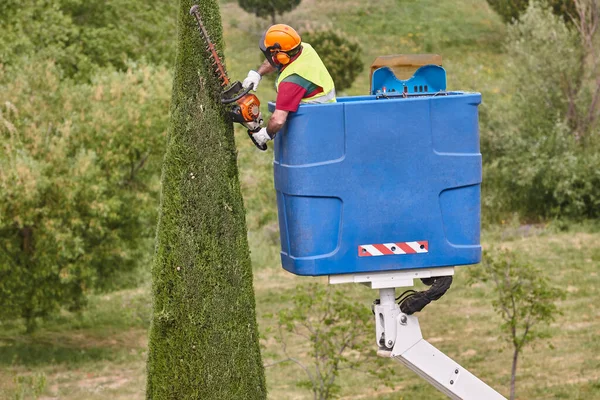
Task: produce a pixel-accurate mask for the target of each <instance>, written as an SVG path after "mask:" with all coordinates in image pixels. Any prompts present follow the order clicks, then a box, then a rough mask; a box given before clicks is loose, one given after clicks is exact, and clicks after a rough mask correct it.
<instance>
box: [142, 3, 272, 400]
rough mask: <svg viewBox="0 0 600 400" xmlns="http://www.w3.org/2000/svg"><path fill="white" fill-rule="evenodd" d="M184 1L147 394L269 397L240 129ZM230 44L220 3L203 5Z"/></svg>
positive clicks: (213, 30)
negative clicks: (242, 175) (239, 146)
mask: <svg viewBox="0 0 600 400" xmlns="http://www.w3.org/2000/svg"><path fill="white" fill-rule="evenodd" d="M193 4H194V3H193V1H192V0H181V2H180V6H179V16H178V21H179V28H178V45H177V60H176V64H175V78H174V82H173V93H172V103H171V120H170V127H169V139H168V143H167V148H166V154H165V158H164V163H163V174H162V196H161V205H160V215H159V223H158V228H157V233H156V254H155V260H154V265H153V268H152V292H153V315H152V324H151V327H150V342H149V353H148V368H147V370H148V378H147V390H146V396H147V398H148V399H154V400H161V399H200V398H206V399H265V398H266V384H265V378H264V370H263V366H262V361H261V355H260V349H259V344H258V329H257V325H256V314H255V300H254V290H253V286H252V267H251V264H250V254H249V249H248V242H247V230H246V223H245V210H244V205H243V201H242V194H241V190H240V182H239V178H238V169H237V163H236V161H237V159H236V149H235V142H234V136H233V127H232V123H231V120H230V119H229V116H228V115H227V114H226V112H225V110H224V108H223V107H222V105H221V103H220V101H219V94H220V92H221V87H220V85H219V82H218V80H217V78H216V77H215V75H214V72H213V68H212V66H211V62H210V60H209V58H208V54H207V52H206V51H205V45H204V43H202V40H201V39H200V36H199V34H198V30H197V27H196V21H195V19H194V18H193V17H192V16H190V15H189V10H190V7H191V6H192V5H193ZM199 6H200V10H199V11H200V13H201V15H202V17H203V21H204V23H205V26H206V29H207V31H208V33H209V35H210V37H211V39H212V40H213V42H214V44H215V46H216V48H217V49H218V50H219V51H222V49H223V38H222V34H223V33H222V26H221V16H220V13H219V6H218V3H217V2H216V1H208V0H207V1H202V2H200V3H199Z"/></svg>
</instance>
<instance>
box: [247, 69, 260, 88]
mask: <svg viewBox="0 0 600 400" xmlns="http://www.w3.org/2000/svg"><path fill="white" fill-rule="evenodd" d="M261 78H262V76H260V74H259V73H258V72H256V71H252V70H250V71H248V76H247V77H246V79H244V82H242V86H243V88H244V89H247V88H249V87H250V86H252V90H254V91H256V89H257V88H258V83H259V82H260V80H261Z"/></svg>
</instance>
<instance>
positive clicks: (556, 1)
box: [487, 0, 576, 22]
mask: <svg viewBox="0 0 600 400" xmlns="http://www.w3.org/2000/svg"><path fill="white" fill-rule="evenodd" d="M535 1H538V0H535ZM487 2H488V4H489V5H490V7H491V8H492V9H493V10H494V11H496V12H497V13H498V15H500V17H502V19H503V20H504V22H513V21H515V20H517V19H519V17H520V16H521V14H523V12H525V10H526V9H527V6H528V5H529V3H530V0H487ZM541 3H542V4H544V5H546V6H548V7H550V8H552V11H553V12H554V14H556V15H558V16H561V17H562V18H563V19H564V21H565V22H569V21H570V19H571V17H572V16H574V15H575V14H576V12H575V2H574V1H573V0H541Z"/></svg>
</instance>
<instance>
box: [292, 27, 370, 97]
mask: <svg viewBox="0 0 600 400" xmlns="http://www.w3.org/2000/svg"><path fill="white" fill-rule="evenodd" d="M302 41H303V42H306V43H310V44H311V45H312V46H313V47H314V48H315V50H316V51H317V53H319V56H320V57H321V60H323V63H324V64H325V66H326V67H327V69H328V70H329V73H330V74H331V77H332V78H333V81H334V83H335V89H336V90H337V91H339V92H341V91H343V90H346V89H348V88H350V86H352V83H353V82H354V80H355V79H356V77H357V76H358V74H359V73H360V72H361V71H362V70H363V68H364V64H363V61H362V58H361V48H360V46H359V44H358V43H357V42H355V41H353V40H350V39H348V38H347V35H345V34H343V33H341V32H335V31H331V30H326V31H309V32H305V33H303V34H302Z"/></svg>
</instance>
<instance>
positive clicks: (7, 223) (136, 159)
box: [0, 60, 171, 331]
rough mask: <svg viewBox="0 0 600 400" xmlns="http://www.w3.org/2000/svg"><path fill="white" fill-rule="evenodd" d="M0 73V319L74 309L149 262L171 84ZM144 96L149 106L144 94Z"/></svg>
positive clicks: (32, 318)
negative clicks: (91, 292)
mask: <svg viewBox="0 0 600 400" xmlns="http://www.w3.org/2000/svg"><path fill="white" fill-rule="evenodd" d="M60 77H61V73H60V69H59V68H58V67H56V65H54V64H53V63H50V62H40V61H39V60H32V62H30V63H28V65H24V66H19V67H15V68H11V69H10V70H8V71H7V70H2V69H0V93H2V95H1V97H0V104H2V107H3V108H2V109H1V112H0V138H1V143H2V144H1V145H0V319H2V320H5V319H12V318H18V317H23V318H25V320H26V323H27V329H28V330H29V331H31V330H33V328H34V327H35V322H36V318H38V317H44V316H47V315H49V314H51V313H53V312H55V311H57V310H58V309H59V308H60V307H63V306H64V307H68V308H70V309H72V310H77V309H79V308H81V306H82V305H83V304H84V303H85V298H86V294H87V293H88V292H89V290H90V289H92V288H98V287H106V286H109V285H112V279H113V278H114V277H115V274H117V273H120V272H123V271H128V270H132V269H133V268H135V267H136V266H137V265H138V263H139V261H138V260H140V259H144V257H142V254H144V253H147V252H148V250H149V249H148V247H147V246H146V242H147V239H148V238H150V237H152V234H153V232H152V229H151V227H152V226H153V225H154V223H155V222H154V221H155V204H156V201H157V189H158V188H157V185H156V177H157V175H158V173H159V170H160V167H159V165H160V163H159V160H160V154H161V152H162V151H161V150H162V144H163V142H164V137H165V131H166V121H167V116H166V115H165V114H166V112H165V110H167V109H168V104H169V95H168V88H170V81H171V78H170V74H169V73H168V72H167V71H166V70H165V69H162V68H151V67H137V68H134V69H131V70H129V71H128V72H127V73H117V72H110V71H109V72H107V73H105V74H103V75H99V76H97V77H96V78H94V79H93V83H92V84H76V83H74V82H72V81H69V80H64V81H61V80H60ZM150 93H152V95H149V94H150Z"/></svg>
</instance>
